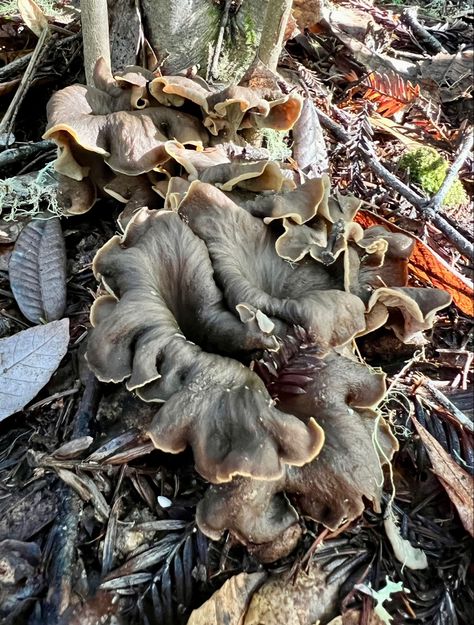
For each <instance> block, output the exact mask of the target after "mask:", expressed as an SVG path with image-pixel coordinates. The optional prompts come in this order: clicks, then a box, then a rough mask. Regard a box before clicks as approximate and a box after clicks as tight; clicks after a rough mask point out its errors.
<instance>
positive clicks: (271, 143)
mask: <svg viewBox="0 0 474 625" xmlns="http://www.w3.org/2000/svg"><path fill="white" fill-rule="evenodd" d="M260 132H261V135H262V137H263V147H265V148H266V149H267V150H268V152H269V153H270V158H271V159H273V160H274V161H284V160H285V159H287V158H289V157H290V156H291V149H290V148H289V147H288V143H287V142H286V139H288V133H287V132H285V131H282V130H273V129H272V128H262V129H261V130H260Z"/></svg>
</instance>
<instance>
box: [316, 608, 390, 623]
mask: <svg viewBox="0 0 474 625" xmlns="http://www.w3.org/2000/svg"><path fill="white" fill-rule="evenodd" d="M361 616H362V615H361V612H360V610H356V609H353V610H348V611H347V612H344V614H343V615H340V616H336V618H334V619H332V621H331V622H330V623H328V625H359V624H360V622H361ZM365 622H366V624H367V625H384V622H383V621H382V619H381V618H380V617H379V616H377V615H376V614H375V613H374V612H372V614H371V615H370V616H369V620H368V621H365Z"/></svg>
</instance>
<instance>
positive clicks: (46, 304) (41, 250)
mask: <svg viewBox="0 0 474 625" xmlns="http://www.w3.org/2000/svg"><path fill="white" fill-rule="evenodd" d="M9 276H10V286H11V290H12V291H13V295H14V296H15V300H16V302H17V304H18V306H19V308H20V310H21V312H22V313H23V314H24V315H25V317H26V318H27V319H29V320H30V321H32V322H33V323H41V322H42V321H54V320H56V319H60V318H61V317H62V315H63V313H64V309H65V307H66V249H65V245H64V237H63V233H62V230H61V223H60V221H59V218H58V217H53V218H52V219H33V220H32V221H30V222H29V223H28V224H27V225H26V226H25V227H24V228H23V230H22V231H21V233H20V235H19V237H18V239H17V241H16V243H15V247H14V249H13V253H12V256H11V259H10V265H9Z"/></svg>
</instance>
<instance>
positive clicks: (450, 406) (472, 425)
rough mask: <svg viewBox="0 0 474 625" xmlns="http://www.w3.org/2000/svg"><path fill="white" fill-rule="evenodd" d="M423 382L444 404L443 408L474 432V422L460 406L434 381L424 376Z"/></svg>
mask: <svg viewBox="0 0 474 625" xmlns="http://www.w3.org/2000/svg"><path fill="white" fill-rule="evenodd" d="M422 383H423V386H426V388H427V389H428V390H429V392H430V393H431V394H432V395H433V397H434V398H435V399H436V401H437V402H438V403H439V404H441V406H443V408H445V409H446V410H447V411H448V412H449V413H451V414H452V415H453V417H454V418H455V419H456V420H457V421H458V422H459V423H460V424H461V425H462V426H463V427H465V428H466V430H469V432H474V423H473V422H472V420H471V419H469V417H467V416H466V415H465V414H464V412H462V411H461V410H459V408H457V407H456V406H455V405H454V404H453V402H452V401H451V400H450V399H449V398H448V397H446V395H445V394H444V393H442V392H441V391H440V390H439V389H437V388H436V386H435V385H434V384H433V382H431V380H428V379H427V378H423V380H422Z"/></svg>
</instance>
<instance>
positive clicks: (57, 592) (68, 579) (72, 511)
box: [45, 373, 101, 625]
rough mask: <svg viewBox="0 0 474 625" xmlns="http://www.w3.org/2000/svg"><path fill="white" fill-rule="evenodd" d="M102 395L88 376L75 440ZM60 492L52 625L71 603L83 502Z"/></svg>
mask: <svg viewBox="0 0 474 625" xmlns="http://www.w3.org/2000/svg"><path fill="white" fill-rule="evenodd" d="M100 396H101V388H100V384H99V382H98V381H97V379H96V377H95V376H94V374H93V373H89V375H88V377H87V380H86V384H85V387H84V393H83V395H82V398H81V402H80V404H79V407H78V409H77V412H76V414H75V415H74V421H73V422H74V427H73V431H72V436H71V438H72V439H75V438H80V437H81V436H87V435H88V434H90V423H91V421H92V419H93V417H94V415H95V413H96V412H97V408H98V406H99V401H100ZM60 492H61V494H60V497H59V500H60V501H61V509H60V510H59V511H58V520H57V523H56V525H55V528H54V529H53V532H54V534H53V535H54V538H55V540H54V543H53V553H52V563H51V566H50V573H49V580H48V587H49V591H48V597H47V599H46V605H45V613H46V614H45V616H46V619H45V622H47V623H51V624H52V625H53V624H55V623H58V622H59V620H60V617H61V615H62V614H63V613H64V612H65V610H66V609H67V608H68V606H69V605H70V604H71V599H72V593H73V592H74V588H73V576H74V571H75V565H76V561H77V542H78V536H79V519H80V518H81V515H82V509H83V502H82V500H81V499H80V497H79V496H78V495H77V494H76V493H75V492H74V491H73V490H72V489H71V488H70V487H69V486H66V485H65V484H61V487H60Z"/></svg>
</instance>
